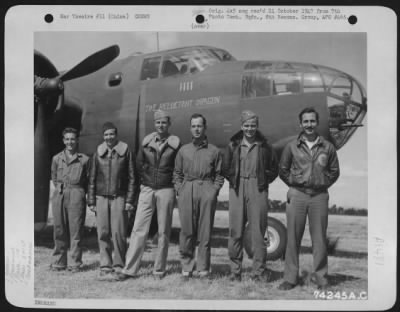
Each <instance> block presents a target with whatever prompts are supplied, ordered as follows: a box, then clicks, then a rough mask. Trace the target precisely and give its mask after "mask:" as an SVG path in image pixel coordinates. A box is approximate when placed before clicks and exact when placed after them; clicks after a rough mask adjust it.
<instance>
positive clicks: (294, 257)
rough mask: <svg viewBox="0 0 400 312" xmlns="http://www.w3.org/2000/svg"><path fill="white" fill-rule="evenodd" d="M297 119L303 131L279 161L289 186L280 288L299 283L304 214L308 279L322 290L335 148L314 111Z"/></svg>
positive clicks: (304, 112)
mask: <svg viewBox="0 0 400 312" xmlns="http://www.w3.org/2000/svg"><path fill="white" fill-rule="evenodd" d="M299 121H300V127H301V129H302V132H301V133H300V135H299V136H298V138H297V139H295V140H293V141H291V142H289V143H288V144H287V145H286V147H285V148H284V150H283V152H282V156H281V161H280V164H279V176H280V178H281V179H282V180H283V182H285V183H286V184H287V185H288V186H289V191H288V194H287V205H286V217H287V218H286V219H287V246H286V254H285V275H284V280H285V281H284V282H283V283H282V284H281V285H279V289H281V290H290V289H292V288H294V287H295V286H296V285H297V283H298V273H299V252H300V245H301V240H302V237H303V233H304V227H305V224H306V218H307V215H308V220H309V227H310V234H311V240H312V247H313V258H314V272H313V273H312V277H311V281H313V282H315V283H316V284H317V285H318V288H322V289H323V288H326V287H327V285H328V281H327V274H328V254H327V248H326V244H327V237H326V230H327V226H328V200H329V194H328V191H327V190H328V188H329V187H330V186H331V185H332V184H333V183H335V181H336V180H337V179H338V177H339V162H338V158H337V155H336V150H335V147H334V146H333V145H332V144H331V143H330V142H328V141H327V140H325V139H324V138H323V137H322V136H319V135H318V133H317V131H316V128H317V126H318V122H319V120H318V113H317V111H315V109H314V108H312V107H308V108H305V109H304V110H302V111H301V112H300V114H299Z"/></svg>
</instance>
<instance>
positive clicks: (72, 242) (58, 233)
mask: <svg viewBox="0 0 400 312" xmlns="http://www.w3.org/2000/svg"><path fill="white" fill-rule="evenodd" d="M52 210H53V223H54V243H55V246H54V252H53V255H54V256H56V259H55V261H54V263H53V266H57V267H60V268H65V267H66V266H67V263H68V262H69V265H70V266H71V267H77V266H80V265H81V264H82V238H83V229H84V224H85V217H86V200H85V190H84V189H83V188H82V187H80V186H79V185H77V186H74V185H71V186H66V187H65V188H64V189H63V191H62V193H60V192H57V193H56V194H55V195H54V197H53V200H52ZM68 247H70V259H69V261H68V259H67V250H68Z"/></svg>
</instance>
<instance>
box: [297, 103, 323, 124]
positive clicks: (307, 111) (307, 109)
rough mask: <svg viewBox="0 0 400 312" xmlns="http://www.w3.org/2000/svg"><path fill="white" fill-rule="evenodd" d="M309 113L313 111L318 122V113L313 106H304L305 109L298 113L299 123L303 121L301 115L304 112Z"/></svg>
mask: <svg viewBox="0 0 400 312" xmlns="http://www.w3.org/2000/svg"><path fill="white" fill-rule="evenodd" d="M309 113H314V114H315V118H316V119H317V122H318V123H319V115H318V112H317V111H316V110H315V108H314V107H306V108H305V109H303V110H302V111H301V112H300V114H299V121H300V123H301V122H302V121H303V115H304V114H309Z"/></svg>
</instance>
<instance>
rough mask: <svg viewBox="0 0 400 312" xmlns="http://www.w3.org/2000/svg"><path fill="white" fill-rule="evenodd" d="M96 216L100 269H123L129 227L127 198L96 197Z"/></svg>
mask: <svg viewBox="0 0 400 312" xmlns="http://www.w3.org/2000/svg"><path fill="white" fill-rule="evenodd" d="M96 215H97V218H96V220H97V237H98V242H99V249H100V269H110V268H111V267H114V268H123V267H124V265H125V253H126V237H127V234H126V232H127V226H128V216H127V211H126V210H125V196H96ZM113 249H114V256H113V257H112V250H113Z"/></svg>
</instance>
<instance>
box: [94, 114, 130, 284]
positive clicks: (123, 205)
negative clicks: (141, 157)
mask: <svg viewBox="0 0 400 312" xmlns="http://www.w3.org/2000/svg"><path fill="white" fill-rule="evenodd" d="M103 138H104V142H103V143H102V144H100V145H99V146H98V147H97V150H96V152H95V153H94V154H93V158H92V161H91V166H90V172H89V191H88V205H89V208H90V209H91V210H92V211H93V212H95V213H96V216H97V218H96V220H97V235H98V241H99V249H100V276H99V278H100V279H108V278H113V277H112V275H111V274H110V273H112V271H113V270H114V271H119V270H121V269H122V268H123V267H124V265H125V253H126V238H127V212H128V211H133V209H134V208H133V202H134V195H135V194H134V193H135V168H134V163H133V156H132V154H131V152H130V150H129V148H128V145H127V144H126V143H124V142H122V141H119V140H118V130H117V127H116V126H115V125H114V124H112V123H111V122H106V123H105V124H104V125H103ZM111 239H112V242H111ZM112 247H114V256H113V257H112Z"/></svg>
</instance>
